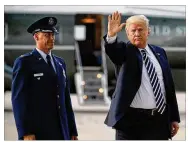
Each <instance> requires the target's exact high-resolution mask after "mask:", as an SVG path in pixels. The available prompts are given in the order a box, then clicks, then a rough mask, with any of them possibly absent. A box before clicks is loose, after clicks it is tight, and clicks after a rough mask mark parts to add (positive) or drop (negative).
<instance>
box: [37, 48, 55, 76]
mask: <svg viewBox="0 0 188 142" xmlns="http://www.w3.org/2000/svg"><path fill="white" fill-rule="evenodd" d="M36 50H37V51H38V52H39V54H40V55H41V56H42V58H43V59H44V61H45V62H46V63H47V64H48V61H47V59H46V56H47V54H46V53H44V52H43V51H42V50H40V49H38V48H36ZM48 55H50V59H51V60H50V61H51V63H52V66H53V68H54V71H55V72H56V69H55V64H54V62H53V58H52V54H51V51H50V53H49V54H48Z"/></svg>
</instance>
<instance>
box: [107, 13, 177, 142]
mask: <svg viewBox="0 0 188 142" xmlns="http://www.w3.org/2000/svg"><path fill="white" fill-rule="evenodd" d="M120 22H121V14H120V13H118V12H114V13H113V14H112V15H109V17H108V33H107V35H105V36H104V41H105V51H106V54H107V55H108V56H109V58H110V59H111V61H112V62H113V63H114V65H115V69H116V76H117V84H116V89H115V91H114V94H113V96H112V102H111V106H110V110H109V112H108V115H107V117H106V120H105V124H107V125H108V126H110V127H113V128H115V129H116V139H117V140H168V139H169V138H170V139H171V137H173V136H174V135H176V133H177V131H178V129H179V124H178V123H179V122H180V116H179V110H178V106H177V100H176V94H175V88H174V83H173V79H172V74H171V71H170V66H169V63H168V59H167V55H166V53H165V50H164V49H162V48H161V47H157V46H154V45H150V44H148V42H147V39H148V36H149V33H150V29H149V20H148V19H147V18H146V17H145V16H144V15H135V16H131V17H129V18H128V19H127V21H126V23H122V24H121V23H120ZM124 26H126V28H125V30H126V34H127V37H128V39H129V42H127V43H125V42H122V41H119V39H118V38H117V33H118V32H119V31H121V29H122V28H123V27H124Z"/></svg>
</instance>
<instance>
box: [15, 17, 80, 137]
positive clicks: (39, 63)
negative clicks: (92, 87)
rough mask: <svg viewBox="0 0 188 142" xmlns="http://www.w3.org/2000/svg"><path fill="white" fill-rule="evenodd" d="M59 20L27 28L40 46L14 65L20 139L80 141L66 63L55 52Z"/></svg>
mask: <svg viewBox="0 0 188 142" xmlns="http://www.w3.org/2000/svg"><path fill="white" fill-rule="evenodd" d="M56 24H57V19H56V18H55V17H44V18H42V19H40V20H38V21H36V22H34V23H33V24H32V25H31V26H29V28H28V29H27V31H28V32H29V33H31V34H32V35H33V38H34V40H35V42H36V48H35V49H34V50H33V51H32V52H30V53H27V54H25V55H23V56H20V57H18V58H17V59H16V60H15V62H14V66H13V80H12V98H11V100H12V106H13V113H14V118H15V123H16V127H17V132H18V139H19V140H77V139H78V138H77V136H78V133H77V128H76V123H75V117H74V112H73V110H72V104H71V99H70V92H69V84H68V78H67V75H66V65H65V62H64V60H63V59H62V58H60V57H57V56H55V55H54V54H52V52H51V50H52V49H53V47H54V41H55V34H58V31H57V29H56V27H55V26H56Z"/></svg>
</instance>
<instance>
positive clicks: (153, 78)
mask: <svg viewBox="0 0 188 142" xmlns="http://www.w3.org/2000/svg"><path fill="white" fill-rule="evenodd" d="M141 53H142V56H143V59H144V63H145V66H146V69H147V72H148V75H149V78H150V82H151V86H152V88H153V93H154V96H155V101H156V106H157V110H158V112H160V113H161V114H162V113H163V112H164V110H165V107H166V105H165V101H164V94H163V93H162V91H161V86H160V83H159V79H158V76H157V73H156V71H155V67H154V65H153V63H152V62H151V61H150V59H149V57H148V56H147V54H146V50H145V49H142V50H141Z"/></svg>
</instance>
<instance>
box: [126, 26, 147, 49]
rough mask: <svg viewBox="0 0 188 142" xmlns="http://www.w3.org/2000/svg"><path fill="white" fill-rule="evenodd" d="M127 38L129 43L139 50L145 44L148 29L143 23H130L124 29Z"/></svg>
mask: <svg viewBox="0 0 188 142" xmlns="http://www.w3.org/2000/svg"><path fill="white" fill-rule="evenodd" d="M126 33H127V37H128V39H129V40H130V42H131V43H132V44H133V45H135V46H137V47H140V48H144V47H145V46H146V44H147V39H148V36H149V28H148V27H147V26H146V25H145V24H144V23H131V24H130V25H129V26H128V27H127V29H126Z"/></svg>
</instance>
